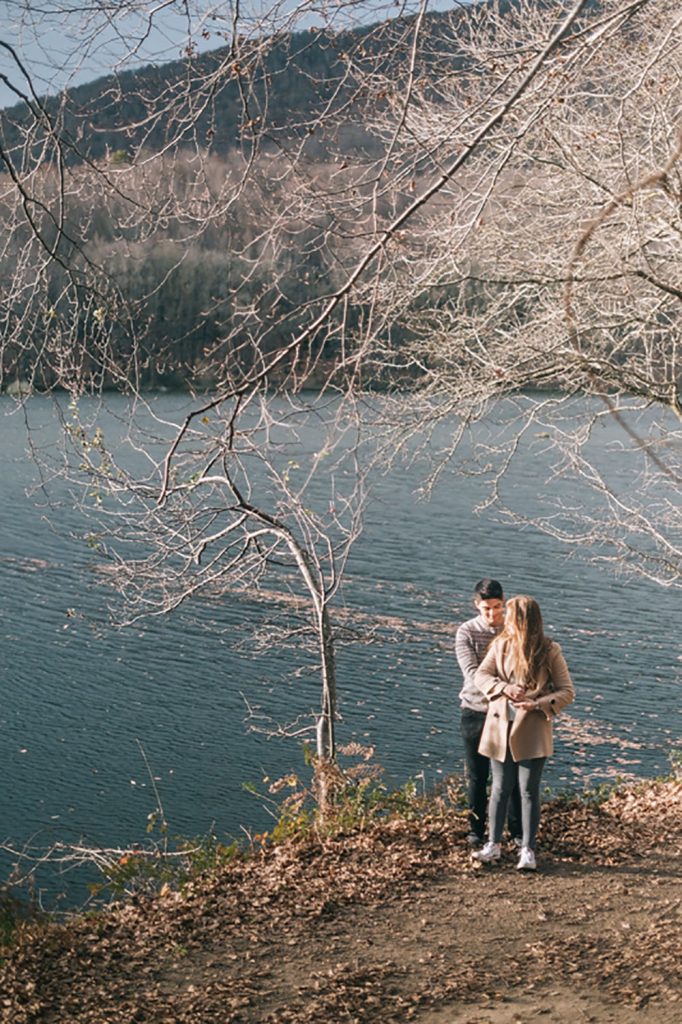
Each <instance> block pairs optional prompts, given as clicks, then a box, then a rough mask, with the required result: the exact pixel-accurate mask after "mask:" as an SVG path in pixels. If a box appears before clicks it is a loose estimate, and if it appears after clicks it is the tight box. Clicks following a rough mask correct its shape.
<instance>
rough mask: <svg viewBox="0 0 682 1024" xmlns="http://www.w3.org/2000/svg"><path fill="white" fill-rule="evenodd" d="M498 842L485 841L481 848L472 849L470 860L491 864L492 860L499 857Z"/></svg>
mask: <svg viewBox="0 0 682 1024" xmlns="http://www.w3.org/2000/svg"><path fill="white" fill-rule="evenodd" d="M500 853H501V850H500V844H499V843H491V842H489V843H486V844H485V846H484V847H483V849H482V850H474V852H473V853H472V854H471V857H472V860H478V861H480V862H481V864H492V862H493V861H494V860H499V859H500Z"/></svg>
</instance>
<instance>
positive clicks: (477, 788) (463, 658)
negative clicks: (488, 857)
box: [455, 579, 521, 847]
mask: <svg viewBox="0 0 682 1024" xmlns="http://www.w3.org/2000/svg"><path fill="white" fill-rule="evenodd" d="M473 600H474V605H475V607H476V610H477V612H478V615H477V616H476V618H474V619H469V620H468V622H464V623H463V624H462V625H461V626H460V627H459V629H458V630H457V636H456V640H455V653H456V655H457V661H458V662H459V667H460V669H461V670H462V675H463V676H464V685H463V686H462V689H461V691H460V694H459V699H460V703H461V706H462V718H461V731H462V740H463V741H464V758H465V764H466V778H467V802H468V805H469V835H468V836H467V842H468V843H469V845H470V846H472V847H477V846H481V845H482V844H483V843H484V841H485V816H486V807H487V802H488V775H489V773H490V760H489V758H487V757H484V756H483V754H479V752H478V744H479V742H480V739H481V733H482V731H483V723H484V722H485V716H486V711H487V709H488V702H487V700H486V698H485V697H484V696H483V694H482V693H481V691H480V690H479V689H478V687H477V686H475V685H474V675H475V673H476V669H477V668H478V666H479V665H480V664H481V662H482V661H483V658H484V656H485V653H486V651H487V650H488V647H489V646H490V644H491V642H492V640H493V639H494V637H496V636H497V634H498V633H499V632H500V631H501V629H502V625H503V622H504V595H503V593H502V586H501V584H500V583H498V581H497V580H491V579H484V580H479V582H478V583H477V584H476V586H475V587H474V598H473ZM507 826H508V828H509V831H510V832H511V835H512V837H513V838H514V841H515V842H516V843H517V845H520V843H521V798H520V795H519V787H518V784H517V785H516V787H515V789H514V792H513V793H512V795H511V799H510V801H509V815H508V820H507Z"/></svg>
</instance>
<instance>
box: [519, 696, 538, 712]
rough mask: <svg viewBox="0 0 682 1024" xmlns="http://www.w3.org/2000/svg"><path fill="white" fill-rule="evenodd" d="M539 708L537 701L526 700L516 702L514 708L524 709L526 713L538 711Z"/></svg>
mask: <svg viewBox="0 0 682 1024" xmlns="http://www.w3.org/2000/svg"><path fill="white" fill-rule="evenodd" d="M537 706H538V702H537V701H536V700H529V699H526V700H517V701H514V707H515V708H523V709H524V711H534V710H537Z"/></svg>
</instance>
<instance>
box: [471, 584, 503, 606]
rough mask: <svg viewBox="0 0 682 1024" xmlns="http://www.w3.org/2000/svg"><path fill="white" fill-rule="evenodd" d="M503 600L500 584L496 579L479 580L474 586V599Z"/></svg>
mask: <svg viewBox="0 0 682 1024" xmlns="http://www.w3.org/2000/svg"><path fill="white" fill-rule="evenodd" d="M498 599H499V600H500V601H503V600H504V594H503V593H502V584H501V583H498V582H497V580H488V579H485V580H479V581H478V583H477V584H476V586H475V587H474V601H495V600H498Z"/></svg>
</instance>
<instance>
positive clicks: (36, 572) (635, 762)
mask: <svg viewBox="0 0 682 1024" xmlns="http://www.w3.org/2000/svg"><path fill="white" fill-rule="evenodd" d="M180 401H181V399H180V398H178V397H175V396H170V395H167V396H159V397H158V399H157V402H158V403H159V405H160V407H161V408H163V409H165V410H166V411H167V413H168V415H169V416H172V415H174V414H175V410H176V406H177V404H178V402H180ZM117 402H118V403H119V404H120V408H119V412H121V411H123V405H124V399H111V400H110V403H111V404H113V405H114V406H115V405H116V403H117ZM41 403H42V405H41ZM29 405H30V406H32V409H31V408H30V409H29V412H30V415H31V416H33V417H34V419H35V421H36V422H38V423H39V424H42V426H41V427H40V430H39V431H38V432H37V435H36V436H37V437H38V439H39V440H40V439H41V438H42V439H43V440H44V438H45V434H46V432H47V433H49V432H50V431H52V432H54V431H55V430H56V426H55V421H54V418H53V417H52V416H51V414H50V413H49V408H50V406H49V402H48V400H47V399H34V400H32V401H31V403H29ZM15 408H16V407H15V405H14V404H13V402H12V401H11V400H10V399H8V398H6V397H4V396H3V397H0V430H2V442H3V443H2V447H1V449H0V473H1V476H0V486H1V494H2V502H1V516H2V531H1V535H0V616H1V617H0V633H1V637H2V642H1V644H0V666H1V669H2V672H1V675H0V680H1V681H0V686H1V688H2V701H1V703H0V777H1V778H2V783H1V786H0V838H8V839H12V840H13V841H14V842H15V843H24V842H27V841H29V840H31V841H34V842H37V843H38V844H40V845H43V846H48V845H49V844H50V842H52V841H54V840H64V841H67V842H68V841H76V840H78V839H79V838H80V837H85V838H86V839H87V841H88V842H90V843H92V844H104V845H125V844H129V843H131V842H133V841H135V840H139V839H140V838H141V837H143V836H144V834H145V826H146V822H147V815H148V814H149V813H150V812H151V811H153V810H154V808H155V806H156V800H155V797H154V794H153V792H152V789H151V785H150V779H149V777H148V773H147V770H146V767H145V764H144V760H143V757H142V755H141V752H140V746H139V744H141V745H142V747H143V749H144V751H145V754H146V757H147V759H148V762H149V765H150V766H151V770H152V773H153V775H154V777H155V779H156V784H157V786H158V788H159V791H160V794H161V797H162V800H163V803H164V808H165V812H166V816H167V818H168V820H169V822H170V827H171V831H172V832H174V833H179V834H184V835H195V834H200V833H204V832H206V831H207V830H209V829H211V828H214V829H215V831H216V833H217V834H218V835H219V836H221V837H222V836H236V835H239V834H240V830H241V828H242V826H243V827H245V828H246V829H251V830H254V829H255V830H258V829H261V828H263V827H264V826H267V824H268V821H269V818H268V815H267V813H266V811H265V810H264V808H263V806H262V805H261V803H260V802H259V800H258V799H256V798H254V796H252V795H251V794H249V793H247V792H246V791H245V790H244V788H243V783H245V782H247V783H248V782H255V783H259V782H260V781H261V779H262V778H263V776H264V775H267V776H269V777H270V778H276V777H278V776H279V775H282V774H284V773H285V772H287V771H289V770H291V769H294V770H303V759H302V755H301V750H300V745H299V744H297V743H295V742H294V741H291V740H274V739H270V740H269V739H267V738H266V737H264V736H261V735H255V734H253V733H249V732H247V730H246V726H245V723H244V718H245V705H244V700H243V697H242V694H244V695H246V696H247V697H248V699H249V701H250V702H251V703H252V704H255V705H258V706H260V707H261V708H263V710H264V711H265V712H267V713H269V714H271V715H272V716H273V718H275V719H277V720H284V719H286V718H291V717H292V716H293V714H295V713H298V712H301V713H303V712H305V711H307V710H309V709H310V708H317V706H318V704H319V693H318V686H317V682H316V679H315V677H314V675H313V674H312V673H310V672H302V673H301V672H298V671H297V669H298V667H299V662H298V660H296V659H295V657H294V655H293V654H292V653H290V652H287V651H279V650H277V649H273V650H270V651H267V652H265V653H262V654H259V655H258V656H257V657H250V656H249V655H248V653H247V652H246V651H244V650H241V651H239V650H235V648H234V643H235V641H238V640H240V639H242V640H243V639H244V638H245V637H247V636H248V628H249V624H250V623H252V622H258V621H261V620H262V618H263V616H264V615H265V614H267V612H268V607H267V601H265V602H264V601H260V600H258V601H257V600H243V599H242V600H237V599H234V598H227V597H223V598H221V599H220V600H210V599H207V598H206V599H197V600H196V601H194V602H193V603H192V604H191V605H188V606H185V607H184V608H182V609H181V610H180V611H178V612H176V613H174V614H173V615H172V616H169V617H167V618H165V619H156V620H153V621H151V622H148V623H146V624H144V625H140V626H137V627H132V628H129V629H126V630H115V629H113V628H112V627H111V626H110V625H109V624H108V612H107V604H108V601H109V600H110V597H111V595H110V594H109V593H108V591H107V589H106V587H105V586H104V585H103V583H102V580H101V577H100V575H99V574H98V573H97V572H95V571H94V570H93V559H94V556H93V553H92V552H91V551H90V550H89V549H88V548H87V546H86V545H85V544H84V543H82V541H79V540H77V539H75V538H74V537H72V536H71V535H70V534H71V533H75V534H79V533H81V534H82V533H83V532H84V531H85V530H86V529H87V524H85V523H84V522H83V521H82V520H81V519H80V518H79V514H78V513H76V512H75V511H73V510H69V509H68V507H67V508H62V509H61V510H57V511H55V512H52V513H51V512H50V510H49V508H47V507H46V506H45V499H44V496H43V495H42V493H41V492H40V491H38V492H37V493H35V494H33V495H32V496H30V497H29V496H27V493H26V491H27V488H30V487H31V486H32V485H34V484H35V482H36V479H37V475H36V468H35V465H34V463H33V462H32V461H31V459H30V458H29V457H28V456H27V454H26V448H27V438H26V430H25V424H24V420H23V416H22V414H21V413H17V412H15V411H14V410H15ZM537 471H538V470H537V466H536V467H535V469H534V467H533V466H532V465H531V466H529V465H528V464H526V465H525V466H520V467H519V468H518V470H515V471H514V472H515V473H516V474H517V475H516V477H515V478H514V479H513V480H512V481H511V484H510V485H513V486H514V487H515V488H516V489H517V492H518V494H520V495H521V497H523V495H524V494H527V496H528V507H529V511H532V507H533V500H534V497H533V496H534V494H535V493H536V490H537V482H538V478H537ZM419 483H420V477H419V471H418V470H417V469H416V468H414V469H413V470H411V471H404V472H401V473H396V474H394V475H392V476H388V477H386V478H385V479H383V480H381V481H380V482H379V483H378V484H377V487H376V492H375V495H374V500H373V501H372V503H371V504H370V507H369V509H368V512H367V516H366V525H365V531H364V533H363V534H362V536H361V537H360V539H359V540H358V542H357V544H356V546H355V548H354V550H353V554H352V557H351V561H350V565H349V571H348V577H347V585H346V588H345V591H344V596H343V600H344V601H345V602H346V603H347V605H348V606H349V607H352V608H354V609H355V610H360V611H362V612H363V613H364V614H365V615H366V616H368V617H369V619H373V618H379V617H381V618H382V621H391V622H392V623H393V625H394V626H396V625H397V627H398V632H397V634H396V633H395V631H394V634H393V637H392V640H391V642H388V640H387V642H385V643H377V644H373V645H371V646H362V645H355V646H349V647H343V648H341V649H340V651H339V664H338V686H339V701H340V712H341V715H342V720H341V721H340V722H339V724H338V740H339V742H341V743H345V742H348V741H350V740H359V741H361V742H363V743H371V744H372V745H373V746H374V747H375V748H376V759H377V761H378V762H379V763H380V764H381V765H383V766H384V768H385V770H386V780H387V782H388V783H389V784H393V783H395V784H396V785H398V784H401V783H403V782H404V781H405V780H406V779H408V778H409V777H414V776H418V777H419V785H420V786H421V785H425V786H426V787H429V786H431V785H433V784H434V783H435V782H437V781H438V780H439V779H441V778H442V777H443V776H444V775H447V774H449V773H451V772H453V771H458V770H460V768H461V761H462V750H461V745H460V740H459V736H458V728H457V723H458V699H457V693H458V691H459V688H460V678H459V672H458V670H457V667H456V663H455V661H454V656H453V646H454V636H453V633H452V629H451V627H452V624H453V623H456V622H460V621H463V620H464V619H465V618H468V617H469V616H470V614H471V612H470V606H469V593H470V589H471V587H472V584H473V583H474V582H475V580H476V579H478V578H480V577H481V576H483V575H491V576H495V577H498V578H499V579H501V580H503V582H504V584H505V589H506V591H507V593H508V594H512V593H515V592H516V593H518V592H527V593H532V594H533V595H535V596H536V597H537V598H538V600H539V601H540V603H541V605H542V608H543V612H544V614H545V618H546V622H547V624H548V628H549V630H550V631H551V632H552V634H553V635H554V636H555V637H556V638H557V639H558V640H559V641H560V642H561V644H562V647H563V649H564V653H565V655H566V658H567V660H568V663H569V666H570V668H571V670H572V674H573V677H574V681H575V684H576V688H577V691H578V700H577V702H576V704H575V705H574V707H573V708H572V709H571V711H570V714H568V715H566V717H565V719H564V723H563V725H561V726H560V727H559V728H558V731H557V743H556V747H557V750H556V754H555V756H554V757H553V758H552V759H551V761H550V762H549V764H548V767H547V770H546V776H545V778H546V781H547V782H548V783H549V784H550V785H551V786H553V787H555V788H564V787H568V786H571V787H577V788H581V787H582V786H583V785H592V784H595V783H598V782H600V781H602V780H605V779H610V778H613V777H614V775H626V776H628V775H634V776H653V775H656V774H660V773H663V772H665V771H666V769H667V767H668V755H669V752H670V750H671V748H672V747H674V746H676V745H679V743H680V734H681V732H682V730H681V728H680V726H681V724H682V723H681V719H682V716H681V713H680V710H679V708H680V702H679V686H680V681H681V680H680V677H681V675H682V671H681V668H682V666H681V662H680V647H679V623H680V621H681V616H680V611H681V610H682V609H681V607H680V597H679V594H674V593H673V592H671V591H663V590H661V589H660V588H657V587H656V586H655V585H654V584H648V583H645V582H641V581H637V582H632V581H629V582H627V583H625V582H624V581H623V580H618V579H615V578H614V577H613V576H611V575H609V573H608V572H607V571H606V570H605V569H604V568H600V567H599V566H597V565H593V564H590V563H589V562H587V561H586V560H581V559H580V558H571V559H567V558H566V551H565V550H564V549H562V548H560V547H558V546H557V542H556V541H553V540H551V539H550V538H548V537H546V536H543V535H541V534H539V533H536V532H533V531H532V530H529V529H525V530H522V529H520V528H518V527H514V526H511V525H500V524H499V523H495V522H493V520H492V519H491V518H486V517H480V516H477V515H475V514H474V513H473V511H472V510H473V507H474V505H475V503H476V501H477V500H478V499H479V498H480V485H479V483H477V481H476V480H474V479H472V478H468V477H464V476H458V475H456V474H455V473H454V472H453V473H450V472H446V473H444V474H443V475H442V476H441V478H440V480H439V482H438V485H437V486H436V488H435V490H434V493H433V496H432V498H431V500H430V501H429V502H419V501H417V500H416V499H415V496H414V492H415V490H416V489H417V487H418V485H419ZM270 586H271V587H272V589H273V590H276V580H273V581H272V582H271V583H270ZM396 636H397V637H398V639H396ZM0 860H1V862H0V868H1V869H2V872H3V873H5V874H6V871H7V868H8V865H9V863H10V859H9V858H8V856H7V855H4V854H3V855H0Z"/></svg>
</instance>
